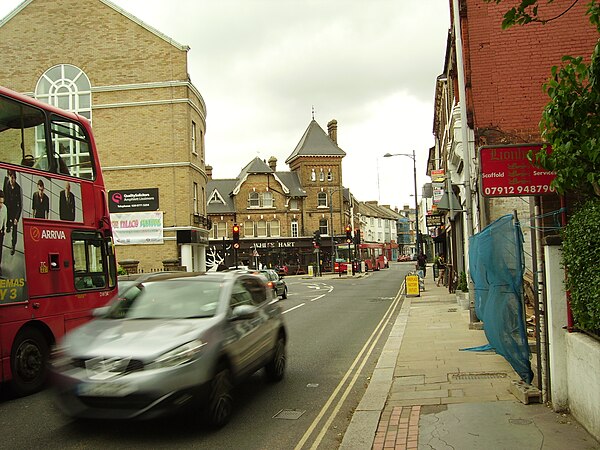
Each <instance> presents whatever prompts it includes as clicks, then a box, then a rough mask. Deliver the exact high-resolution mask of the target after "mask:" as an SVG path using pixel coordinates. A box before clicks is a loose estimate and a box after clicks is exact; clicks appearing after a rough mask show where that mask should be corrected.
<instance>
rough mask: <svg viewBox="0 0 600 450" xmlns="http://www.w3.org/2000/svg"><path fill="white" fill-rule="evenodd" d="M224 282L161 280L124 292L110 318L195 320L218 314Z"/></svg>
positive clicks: (111, 311) (110, 313) (111, 309)
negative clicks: (222, 283)
mask: <svg viewBox="0 0 600 450" xmlns="http://www.w3.org/2000/svg"><path fill="white" fill-rule="evenodd" d="M220 292H221V283H220V282H218V281H216V280H198V279H196V280H192V279H186V280H161V281H148V282H145V283H139V284H135V285H133V286H130V287H129V288H127V289H125V290H124V291H122V292H121V293H120V294H121V295H120V296H119V298H118V299H117V300H116V301H115V302H114V303H113V304H112V305H111V308H110V310H109V311H108V313H107V315H106V318H107V319H195V318H202V317H212V316H214V315H215V313H216V310H217V305H218V303H219V295H220Z"/></svg>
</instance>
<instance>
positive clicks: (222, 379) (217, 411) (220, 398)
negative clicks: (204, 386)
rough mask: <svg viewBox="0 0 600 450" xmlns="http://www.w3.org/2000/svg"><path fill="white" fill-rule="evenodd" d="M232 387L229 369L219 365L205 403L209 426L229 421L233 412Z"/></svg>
mask: <svg viewBox="0 0 600 450" xmlns="http://www.w3.org/2000/svg"><path fill="white" fill-rule="evenodd" d="M232 388H233V384H232V382H231V373H230V371H229V369H228V368H227V367H225V366H220V367H219V369H218V370H217V373H216V375H215V377H214V378H213V379H212V381H211V383H210V392H209V395H208V404H207V405H206V420H207V422H208V424H209V425H210V426H211V427H213V428H220V427H222V426H224V425H225V424H226V423H227V422H229V419H230V418H231V413H232V412H233V397H232V395H231V390H232Z"/></svg>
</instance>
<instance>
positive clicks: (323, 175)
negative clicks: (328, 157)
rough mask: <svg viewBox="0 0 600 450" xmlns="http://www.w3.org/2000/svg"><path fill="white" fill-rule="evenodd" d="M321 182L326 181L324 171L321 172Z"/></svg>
mask: <svg viewBox="0 0 600 450" xmlns="http://www.w3.org/2000/svg"><path fill="white" fill-rule="evenodd" d="M319 181H325V172H323V169H321V172H319Z"/></svg>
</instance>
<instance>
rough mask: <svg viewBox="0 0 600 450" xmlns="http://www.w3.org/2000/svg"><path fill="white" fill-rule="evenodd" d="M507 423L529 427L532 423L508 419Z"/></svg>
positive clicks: (524, 420)
mask: <svg viewBox="0 0 600 450" xmlns="http://www.w3.org/2000/svg"><path fill="white" fill-rule="evenodd" d="M508 422H509V423H512V424H513V425H531V424H532V423H533V421H532V420H530V419H509V420H508Z"/></svg>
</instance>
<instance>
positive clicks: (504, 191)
mask: <svg viewBox="0 0 600 450" xmlns="http://www.w3.org/2000/svg"><path fill="white" fill-rule="evenodd" d="M541 148H542V145H541V144H523V145H502V146H486V147H481V148H480V149H479V150H480V153H479V160H480V162H481V174H480V176H481V189H482V192H483V196H484V197H520V196H529V195H546V194H552V193H554V189H553V188H552V187H551V186H550V183H551V182H552V180H554V178H555V177H556V174H555V173H554V172H551V171H547V170H545V169H542V168H541V167H536V166H534V165H533V164H532V163H531V162H530V161H529V159H527V154H528V153H529V152H530V151H533V152H534V153H535V152H538V151H540V149H541Z"/></svg>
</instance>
